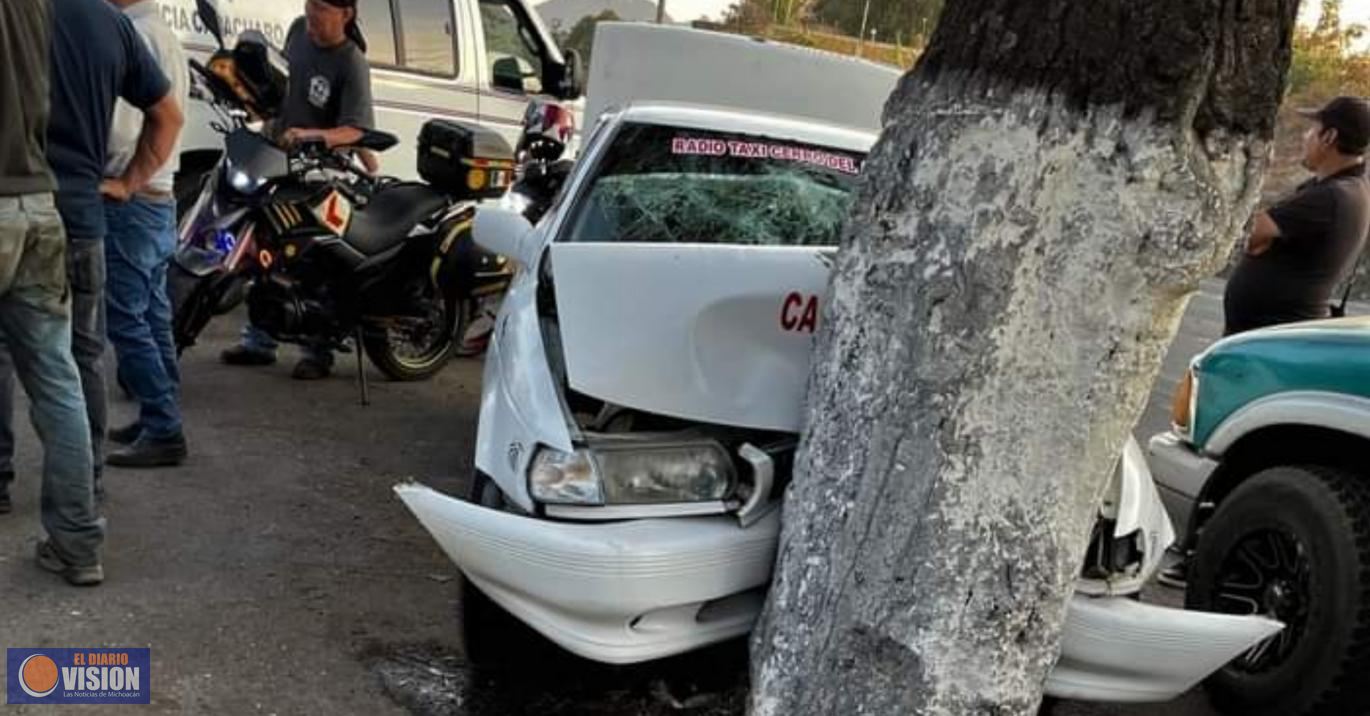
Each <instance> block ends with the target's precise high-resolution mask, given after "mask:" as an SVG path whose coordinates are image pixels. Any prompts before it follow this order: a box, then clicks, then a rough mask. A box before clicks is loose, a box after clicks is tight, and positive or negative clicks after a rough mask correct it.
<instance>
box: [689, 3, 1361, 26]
mask: <svg viewBox="0 0 1370 716" xmlns="http://www.w3.org/2000/svg"><path fill="white" fill-rule="evenodd" d="M1356 1H1357V0H1352V2H1356ZM1361 1H1363V2H1366V3H1370V0H1361ZM731 4H732V0H666V12H668V13H670V15H671V17H673V18H675V19H676V20H679V21H681V22H688V21H690V20H698V19H699V18H701V17H707V18H709V19H710V20H718V19H720V18H721V17H722V16H723V11H724V10H727V9H728V6H729V5H731Z"/></svg>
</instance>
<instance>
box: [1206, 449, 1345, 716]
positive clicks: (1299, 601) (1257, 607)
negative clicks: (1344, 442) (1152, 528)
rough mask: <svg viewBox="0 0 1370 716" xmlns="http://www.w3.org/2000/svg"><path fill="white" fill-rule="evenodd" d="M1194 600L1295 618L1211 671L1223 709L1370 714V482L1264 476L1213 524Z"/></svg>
mask: <svg viewBox="0 0 1370 716" xmlns="http://www.w3.org/2000/svg"><path fill="white" fill-rule="evenodd" d="M1186 606H1187V607H1188V608H1190V609H1196V610H1201V611H1210V612H1224V613H1229V614H1245V615H1250V614H1258V615H1263V616H1267V617H1270V618H1272V619H1278V620H1279V621H1281V622H1284V624H1285V628H1284V630H1283V631H1281V632H1280V633H1279V634H1277V635H1275V636H1273V637H1271V638H1270V639H1268V640H1266V641H1265V642H1262V643H1261V644H1259V645H1257V646H1256V647H1254V648H1252V649H1251V650H1250V651H1248V652H1247V653H1246V654H1244V655H1242V656H1241V657H1239V658H1237V659H1236V660H1235V661H1233V662H1232V663H1231V664H1228V665H1227V666H1226V667H1224V668H1223V669H1222V670H1220V671H1218V672H1217V673H1215V674H1214V675H1213V676H1211V677H1209V679H1208V681H1207V682H1206V683H1205V686H1206V688H1207V690H1208V693H1209V697H1210V698H1211V699H1212V701H1213V704H1214V706H1216V707H1217V708H1218V709H1219V710H1221V711H1223V712H1224V713H1229V714H1242V715H1243V716H1333V715H1334V714H1336V715H1339V716H1350V715H1351V714H1365V713H1370V688H1367V686H1366V685H1365V683H1364V681H1363V680H1364V678H1365V674H1367V673H1370V481H1367V479H1366V478H1363V477H1360V476H1358V475H1355V474H1352V473H1348V472H1346V471H1343V470H1337V469H1332V468H1325V467H1316V466H1299V467H1294V466H1281V467H1273V468H1269V469H1267V470H1264V471H1262V472H1260V473H1257V474H1256V475H1255V476H1253V477H1252V478H1251V479H1249V480H1247V481H1246V482H1245V483H1243V484H1242V485H1241V486H1240V487H1238V488H1237V489H1236V490H1235V491H1233V493H1232V494H1231V495H1230V496H1229V497H1228V498H1227V499H1226V500H1224V501H1223V502H1222V503H1221V504H1220V505H1219V506H1218V511H1217V512H1216V513H1215V514H1214V515H1213V518H1212V519H1211V520H1209V522H1208V523H1207V524H1205V525H1204V527H1203V531H1202V533H1201V534H1200V536H1199V544H1198V550H1197V553H1196V555H1195V558H1194V562H1193V564H1192V569H1191V573H1190V579H1189V590H1188V594H1187V595H1186Z"/></svg>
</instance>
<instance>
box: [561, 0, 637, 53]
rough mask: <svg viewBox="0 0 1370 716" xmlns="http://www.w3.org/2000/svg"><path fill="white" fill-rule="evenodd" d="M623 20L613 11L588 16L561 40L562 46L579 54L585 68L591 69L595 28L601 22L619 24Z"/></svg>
mask: <svg viewBox="0 0 1370 716" xmlns="http://www.w3.org/2000/svg"><path fill="white" fill-rule="evenodd" d="M621 19H622V18H620V17H619V16H618V13H616V12H614V11H613V10H605V11H604V12H601V13H600V14H598V15H586V16H585V17H582V18H581V19H580V20H579V21H578V22H576V24H575V27H572V28H571V31H570V32H568V33H566V36H565V37H562V38H559V39H560V40H561V46H562V47H564V48H566V49H568V50H575V51H576V52H579V53H580V56H581V59H582V61H583V62H584V63H585V66H586V67H589V66H590V53H591V52H592V51H593V50H594V45H595V27H596V26H597V25H599V23H601V22H618V21H619V20H621Z"/></svg>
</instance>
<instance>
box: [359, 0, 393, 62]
mask: <svg viewBox="0 0 1370 716" xmlns="http://www.w3.org/2000/svg"><path fill="white" fill-rule="evenodd" d="M357 24H358V25H360V26H361V29H362V34H363V35H365V37H366V59H368V60H370V61H371V63H372V64H375V65H391V66H394V65H398V64H399V56H398V55H396V54H395V16H394V14H393V13H391V10H390V0H369V1H368V2H361V3H357Z"/></svg>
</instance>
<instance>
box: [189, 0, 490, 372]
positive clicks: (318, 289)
mask: <svg viewBox="0 0 1370 716" xmlns="http://www.w3.org/2000/svg"><path fill="white" fill-rule="evenodd" d="M200 12H201V14H202V19H203V20H205V25H206V27H208V28H210V31H211V33H212V34H214V35H215V36H216V38H217V37H219V33H218V32H217V28H218V22H217V17H216V16H215V15H214V11H213V8H212V7H210V6H208V5H207V4H206V3H200ZM244 41H247V42H248V43H249V44H258V43H260V42H261V40H259V39H258V38H255V37H252V36H245V37H244V38H243V39H240V41H239V43H238V47H235V48H234V49H233V50H232V51H231V52H230V51H227V50H221V51H220V52H219V53H216V55H215V56H214V57H213V58H211V60H210V66H209V67H205V66H203V65H199V64H198V63H194V62H193V63H192V67H193V68H194V70H195V74H196V75H197V76H198V78H199V79H200V80H201V81H200V82H198V83H197V84H198V85H199V87H200V90H201V93H202V95H203V96H202V98H204V99H207V100H208V101H210V102H211V103H212V104H213V105H214V106H215V107H216V109H217V110H218V111H219V113H220V122H218V123H217V124H216V126H215V128H216V129H217V130H219V131H220V132H221V133H223V134H224V135H225V142H224V145H225V152H224V156H223V159H222V160H221V161H220V163H219V165H218V166H217V167H216V168H215V170H214V172H212V174H211V176H210V177H209V178H208V179H207V181H206V183H205V186H204V187H203V188H202V190H201V192H200V194H199V197H198V199H197V200H196V201H195V203H194V205H193V206H192V207H191V208H190V209H189V210H188V211H187V212H186V214H185V215H184V217H183V219H182V222H181V231H180V244H179V247H178V251H177V255H176V257H175V261H174V262H173V266H172V268H171V271H170V274H169V279H168V280H169V284H170V288H171V294H172V301H173V304H174V307H175V319H174V332H175V336H176V341H177V345H178V348H180V349H182V350H183V349H185V348H187V347H189V346H191V345H193V344H194V342H195V340H196V338H197V337H198V336H199V335H200V333H201V332H202V331H203V329H204V328H205V326H206V325H207V324H208V322H209V321H210V320H211V319H212V318H213V317H214V316H217V315H221V314H223V313H226V312H227V311H230V310H232V309H233V308H235V307H236V306H238V305H240V304H241V303H242V302H243V301H246V303H247V305H248V311H249V315H250V318H251V321H252V323H253V324H254V325H255V326H257V327H258V328H260V329H262V330H264V331H266V332H267V333H268V334H270V335H271V336H273V337H274V338H276V339H277V340H280V341H283V342H293V343H300V344H307V345H310V346H314V347H317V348H326V349H332V350H341V351H350V350H353V349H357V350H365V352H366V354H367V356H368V357H369V358H370V359H371V361H372V362H373V363H374V364H375V365H376V366H377V367H378V368H379V369H380V370H381V371H382V372H383V373H385V374H386V375H387V376H388V377H390V378H392V379H395V380H406V381H408V380H423V379H427V378H429V377H431V376H433V375H434V374H435V373H437V372H438V370H440V369H441V368H442V366H443V365H444V364H445V363H446V362H447V360H448V359H449V358H450V357H451V356H453V355H455V354H458V353H459V352H460V351H461V348H462V345H463V341H462V338H463V337H464V336H465V334H466V330H467V328H468V327H469V326H470V323H471V321H472V319H474V318H475V317H476V314H477V311H478V310H479V306H480V305H481V302H482V301H483V300H484V299H485V298H487V297H489V296H492V295H499V294H502V293H503V291H504V290H505V289H506V288H507V287H508V284H509V280H510V278H511V277H512V273H513V268H512V266H511V265H510V264H509V263H508V262H506V261H505V260H504V259H503V258H502V257H498V256H495V255H493V254H489V253H488V252H485V251H483V250H481V249H479V248H478V247H476V245H475V244H474V243H473V242H472V241H471V236H470V227H471V220H472V217H473V215H474V209H475V202H477V201H479V200H481V199H487V198H494V197H498V196H501V195H502V194H504V192H505V191H506V190H507V189H508V188H509V187H510V185H511V183H512V182H513V179H514V173H515V162H514V156H513V151H512V150H511V149H510V148H509V146H508V144H507V143H505V142H504V140H503V139H502V138H501V137H500V136H499V135H497V134H495V133H494V132H492V131H490V130H486V129H484V128H482V127H479V126H474V125H466V124H463V123H459V122H449V121H442V120H435V121H432V122H429V123H428V124H426V125H425V126H424V127H423V130H422V133H421V136H420V138H419V174H420V176H422V177H423V178H424V180H425V181H424V182H401V181H397V180H393V179H372V178H371V177H369V176H367V175H366V173H365V172H364V171H363V170H362V169H361V168H360V166H359V164H358V162H357V161H356V160H355V159H354V158H353V157H352V155H351V153H350V150H355V149H367V150H371V151H377V152H383V151H385V150H387V149H389V148H391V147H393V146H394V145H395V144H396V143H397V140H396V138H395V137H393V136H392V135H389V134H386V133H384V132H374V131H372V132H366V133H365V134H364V135H363V137H362V138H361V140H360V141H359V142H358V143H357V144H356V145H355V146H354V147H341V148H334V149H329V148H327V147H325V146H323V145H322V144H320V143H304V144H300V145H298V146H296V147H295V148H294V149H292V150H291V151H289V152H287V151H285V150H282V149H281V148H279V147H277V146H276V145H274V144H273V143H272V142H270V141H269V140H267V139H266V138H265V137H263V136H262V135H260V134H258V133H257V132H255V131H253V130H252V129H250V128H249V125H250V123H251V122H252V121H253V120H254V119H257V118H262V117H264V116H266V115H268V114H269V112H270V109H269V105H270V103H269V101H267V100H268V99H269V97H267V96H268V95H272V94H274V89H273V87H274V82H273V78H274V77H275V73H274V72H273V65H272V64H271V62H270V61H269V60H271V58H272V57H273V55H271V53H270V52H263V51H262V50H261V49H260V48H244V46H243V45H244ZM220 44H221V46H222V40H220ZM225 56H226V57H227V58H228V59H231V60H233V62H231V63H228V62H222V61H221V62H219V63H218V66H216V60H219V59H221V58H222V57H225ZM264 61H265V62H266V65H265V67H263V62H264ZM262 88H265V90H264V91H263V89H262Z"/></svg>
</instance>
